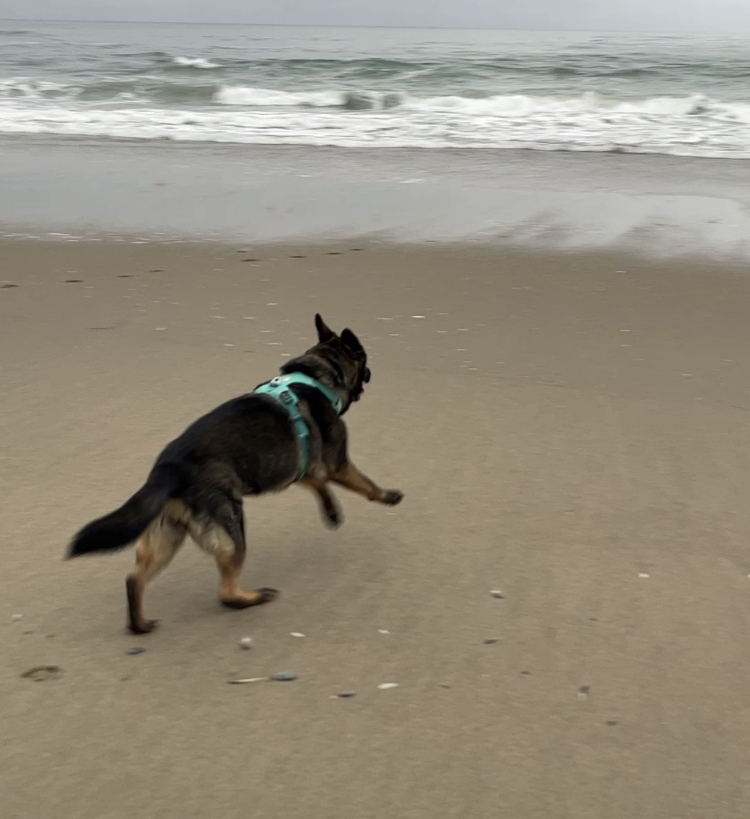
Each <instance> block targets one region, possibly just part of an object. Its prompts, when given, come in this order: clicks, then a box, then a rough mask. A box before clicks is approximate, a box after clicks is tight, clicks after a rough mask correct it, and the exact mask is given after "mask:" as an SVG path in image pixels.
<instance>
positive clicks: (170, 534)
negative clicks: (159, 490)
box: [125, 512, 187, 634]
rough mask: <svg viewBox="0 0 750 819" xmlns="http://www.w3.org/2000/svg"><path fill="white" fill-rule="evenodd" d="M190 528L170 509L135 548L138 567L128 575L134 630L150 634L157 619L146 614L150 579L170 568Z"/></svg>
mask: <svg viewBox="0 0 750 819" xmlns="http://www.w3.org/2000/svg"><path fill="white" fill-rule="evenodd" d="M186 535H187V528H186V527H185V524H184V523H183V522H182V521H179V520H176V519H174V518H173V517H171V516H170V515H169V514H168V513H167V512H164V513H163V514H162V515H160V516H159V517H158V518H157V519H156V520H155V521H154V522H153V523H152V524H151V525H150V526H149V527H148V529H146V531H145V532H144V533H143V535H141V538H140V540H139V541H138V543H137V545H136V550H135V569H134V570H133V571H132V572H131V573H130V574H129V575H128V577H127V580H126V581H125V587H126V589H127V594H128V628H129V629H130V630H131V631H132V632H133V634H147V633H148V632H149V631H153V630H154V628H155V627H156V624H157V621H156V620H146V618H145V617H144V616H143V593H144V591H145V589H146V584H147V583H148V582H149V580H153V578H154V577H156V575H157V574H159V572H160V571H161V570H162V569H164V568H166V566H167V565H168V564H169V562H170V561H171V560H172V558H173V557H174V556H175V555H176V554H177V551H178V549H179V548H180V546H182V544H183V543H184V541H185V536H186Z"/></svg>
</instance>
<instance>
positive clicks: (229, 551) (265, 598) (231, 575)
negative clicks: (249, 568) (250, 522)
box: [190, 501, 278, 609]
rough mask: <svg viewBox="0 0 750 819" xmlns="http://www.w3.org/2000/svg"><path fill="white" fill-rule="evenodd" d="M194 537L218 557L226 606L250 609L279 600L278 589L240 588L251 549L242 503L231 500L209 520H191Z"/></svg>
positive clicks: (222, 593)
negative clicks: (247, 538)
mask: <svg viewBox="0 0 750 819" xmlns="http://www.w3.org/2000/svg"><path fill="white" fill-rule="evenodd" d="M190 536H191V537H192V538H193V540H195V542H196V543H197V544H198V545H199V546H200V547H201V549H203V550H204V551H205V552H208V553H209V554H210V555H213V557H214V559H215V560H216V563H217V565H218V567H219V575H220V577H221V587H220V591H219V599H220V600H221V603H222V605H224V606H226V607H227V608H230V609H247V608H249V607H250V606H260V605H261V604H263V603H270V602H271V600H274V599H276V597H277V596H278V592H277V591H276V589H269V588H262V589H256V590H255V591H251V592H245V591H242V589H241V588H240V575H241V574H242V566H243V565H244V563H245V552H246V551H247V547H246V544H245V519H244V515H243V513H242V503H241V502H239V501H228V502H227V504H225V505H224V506H223V507H222V509H221V510H220V512H219V514H218V515H217V516H216V517H214V518H212V519H210V520H209V521H208V522H207V523H202V522H199V521H196V520H193V521H191V523H190Z"/></svg>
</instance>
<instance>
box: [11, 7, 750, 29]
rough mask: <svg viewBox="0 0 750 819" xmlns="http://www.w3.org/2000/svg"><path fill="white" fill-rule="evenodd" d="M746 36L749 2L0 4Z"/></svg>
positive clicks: (332, 21) (181, 18) (132, 13)
mask: <svg viewBox="0 0 750 819" xmlns="http://www.w3.org/2000/svg"><path fill="white" fill-rule="evenodd" d="M2 18H5V19H10V18H16V19H58V20H59V19H69V20H70V19H73V20H132V21H154V22H210V23H273V24H277V23H278V24H290V25H366V26H372V25H383V26H425V27H426V26H439V27H451V28H452V27H462V28H471V27H476V28H523V29H563V30H573V31H591V30H593V31H656V32H675V33H680V32H706V33H746V34H750V0H624V1H623V2H622V3H620V4H617V3H615V2H613V0H437V1H436V0H0V19H2Z"/></svg>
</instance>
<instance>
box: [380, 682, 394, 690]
mask: <svg viewBox="0 0 750 819" xmlns="http://www.w3.org/2000/svg"><path fill="white" fill-rule="evenodd" d="M378 688H379V689H380V690H381V691H388V690H389V689H391V688H398V683H380V685H379V686H378Z"/></svg>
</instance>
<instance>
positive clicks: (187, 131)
mask: <svg viewBox="0 0 750 819" xmlns="http://www.w3.org/2000/svg"><path fill="white" fill-rule="evenodd" d="M150 82H152V83H153V84H152V86H148V84H144V81H143V79H141V80H140V81H139V83H136V84H133V83H129V82H124V81H116V80H100V82H99V83H98V85H93V86H88V87H86V88H81V87H75V86H72V85H67V86H66V85H64V84H58V83H51V82H47V83H40V82H38V81H37V82H30V81H28V80H24V79H21V78H16V79H14V80H12V81H5V82H0V133H5V134H58V135H63V136H89V137H91V136H94V137H104V138H115V139H172V140H178V141H195V142H225V143H237V144H262V145H310V146H316V145H321V146H323V145H325V146H337V147H341V148H347V147H351V148H364V147H367V148H370V147H371V148H425V149H430V148H484V149H519V148H528V149H534V150H551V151H555V150H557V151H612V152H622V153H663V154H676V155H689V156H717V157H718V156H722V157H724V156H726V157H737V158H740V157H742V158H750V128H748V125H750V104H748V103H742V102H732V101H722V100H717V99H713V98H711V97H708V96H706V95H700V94H694V95H690V96H685V97H648V98H643V99H620V98H617V97H612V96H604V95H599V94H596V93H584V94H577V95H573V96H562V95H558V96H534V95H523V94H507V95H493V96H479V95H472V96H458V95H446V96H434V97H418V96H413V95H409V94H405V93H400V94H396V93H384V92H375V91H368V90H359V91H355V90H344V89H330V90H324V89H320V90H316V91H294V92H292V91H278V90H273V89H263V88H253V87H249V86H241V85H237V86H225V85H217V84H214V83H205V84H195V83H194V84H190V85H186V84H184V83H176V84H169V83H164V82H161V81H159V80H158V79H155V80H151V81H150ZM165 98H168V99H169V102H170V104H169V105H168V106H166V107H165V106H164V105H163V101H164V99H165Z"/></svg>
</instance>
